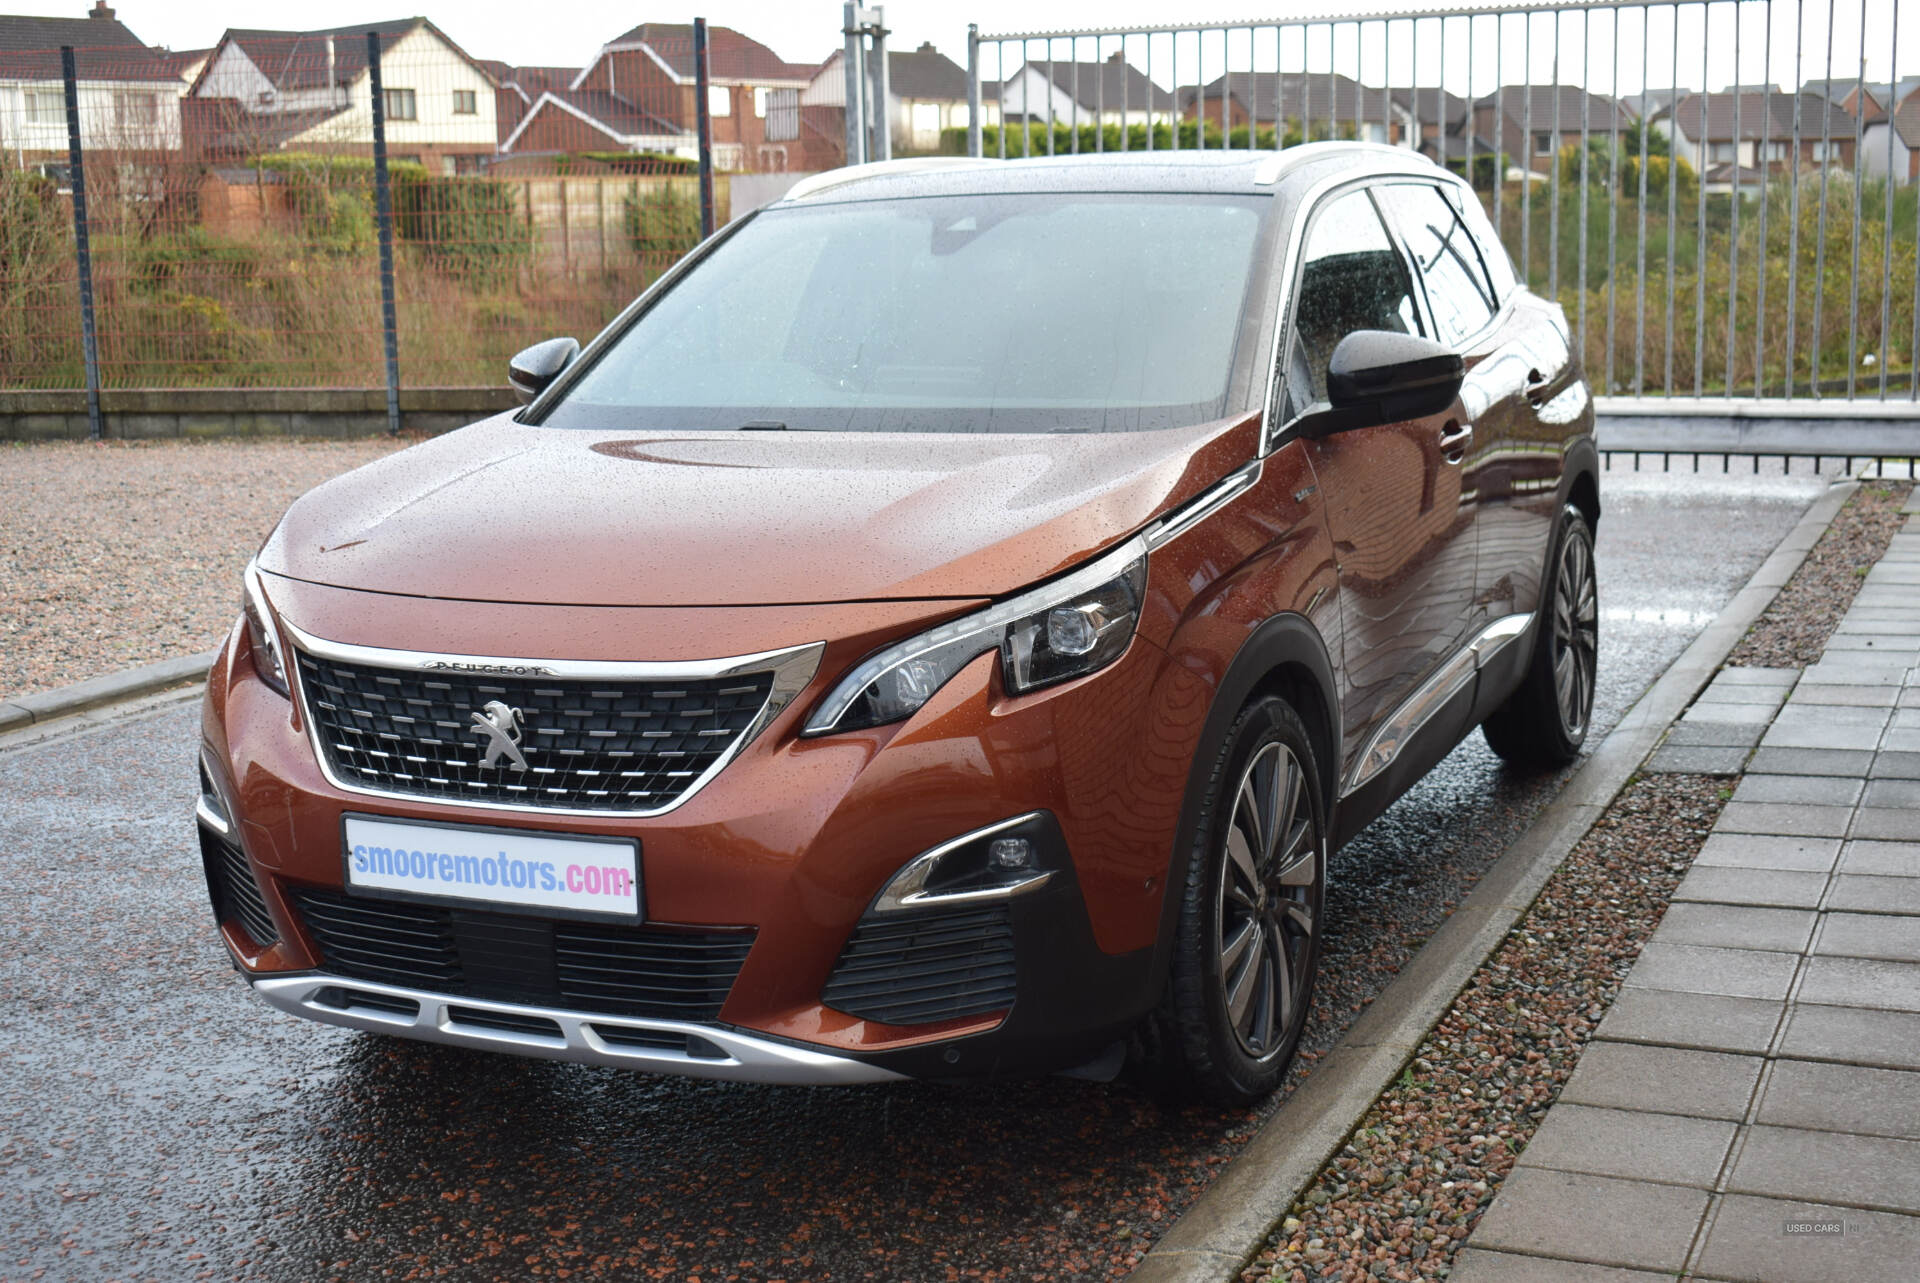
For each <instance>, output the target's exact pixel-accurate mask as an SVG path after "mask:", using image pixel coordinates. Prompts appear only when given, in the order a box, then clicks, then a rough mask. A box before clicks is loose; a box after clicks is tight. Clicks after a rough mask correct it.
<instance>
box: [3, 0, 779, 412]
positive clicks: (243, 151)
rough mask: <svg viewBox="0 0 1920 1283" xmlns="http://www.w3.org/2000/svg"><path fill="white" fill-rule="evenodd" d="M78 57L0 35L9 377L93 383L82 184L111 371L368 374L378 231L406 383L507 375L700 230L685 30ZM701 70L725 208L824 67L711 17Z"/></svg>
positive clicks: (105, 377) (376, 382)
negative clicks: (30, 49)
mask: <svg viewBox="0 0 1920 1283" xmlns="http://www.w3.org/2000/svg"><path fill="white" fill-rule="evenodd" d="M370 37H371V39H370ZM73 53H74V74H73V75H72V76H71V77H70V78H68V77H64V76H63V73H62V68H61V53H60V51H59V50H48V51H44V52H36V53H26V54H0V154H3V155H4V157H5V163H0V387H6V388H78V387H82V386H85V385H86V370H85V355H84V350H83V343H82V337H81V324H80V320H81V306H80V300H79V293H80V281H81V276H82V271H81V260H80V255H79V253H78V250H79V245H78V239H79V238H78V235H77V233H78V229H79V226H80V224H78V223H77V222H76V218H75V211H76V209H77V208H79V206H80V204H81V203H82V202H84V211H85V217H84V228H85V231H86V233H87V237H86V239H87V242H88V246H89V249H90V255H89V256H88V257H89V260H90V261H89V262H88V263H87V265H86V266H87V274H89V275H90V276H91V282H92V287H93V301H94V308H93V311H94V316H95V321H96V329H97V333H98V379H99V385H100V386H103V387H106V388H132V387H141V388H154V387H378V386H381V384H382V383H383V381H384V348H385V345H386V340H387V334H388V330H389V325H388V322H387V319H386V316H385V313H384V311H383V305H382V304H383V300H382V278H381V272H380V255H381V250H382V245H383V242H385V243H386V245H387V247H388V249H389V252H390V255H391V259H392V264H393V270H392V281H393V294H394V298H393V309H392V323H391V330H392V337H393V341H394V344H395V347H396V349H397V357H398V366H399V370H398V373H399V379H400V381H401V382H403V383H405V384H406V385H407V386H411V387H423V386H473V385H488V384H498V383H500V382H501V381H502V377H503V371H504V368H505V361H506V359H507V357H509V356H510V355H511V354H512V353H513V352H515V351H518V350H519V349H520V348H522V347H524V346H526V345H527V344H529V343H532V342H536V341H538V340H540V339H543V338H547V337H551V336H553V335H556V334H576V335H581V336H585V335H588V334H591V333H593V332H594V331H596V330H598V329H599V328H600V327H601V326H603V325H604V324H605V323H606V322H607V321H608V320H609V319H610V318H611V317H612V316H613V315H614V314H615V313H616V312H617V311H618V310H619V309H620V308H621V307H622V306H624V305H625V304H626V303H627V302H629V301H631V300H632V299H633V297H634V296H635V295H636V294H638V293H639V292H640V291H641V290H643V289H644V288H645V287H646V286H647V285H648V284H649V283H650V282H651V281H652V280H653V279H654V278H655V277H657V276H658V275H659V274H660V273H661V272H662V271H664V270H665V269H666V268H667V267H668V266H670V265H671V264H672V263H673V262H674V261H675V260H676V259H677V258H678V257H679V256H680V255H681V254H682V253H684V252H685V250H686V249H688V248H689V247H690V246H692V245H693V244H695V243H697V242H698V240H699V238H700V236H701V208H700V183H699V174H698V166H699V154H700V147H699V139H698V136H697V133H696V128H695V122H696V116H697V114H698V113H697V111H696V105H697V104H696V92H697V76H696V68H695V66H694V56H693V29H692V26H691V25H690V24H666V25H662V24H647V25H643V26H641V27H636V28H634V29H633V30H631V31H628V32H626V33H624V34H622V35H620V36H618V37H616V38H615V39H613V40H611V41H609V42H607V43H606V44H605V45H603V46H602V47H601V48H600V49H599V50H598V51H597V52H596V53H595V54H594V55H593V57H592V59H591V60H590V61H589V62H588V63H587V65H585V66H582V67H567V68H558V67H540V68H524V67H513V66H510V65H507V64H504V63H498V62H483V61H480V60H477V59H475V58H473V57H471V56H470V55H468V54H467V53H466V51H465V50H463V49H462V48H461V47H460V46H459V45H458V44H456V43H455V42H454V41H452V40H451V39H449V38H448V37H447V36H446V35H445V34H444V33H442V32H441V31H440V30H439V29H438V28H437V27H435V26H434V24H433V23H431V22H430V21H427V20H425V19H410V20H406V21H402V22H397V23H390V24H381V25H377V26H372V27H368V26H359V27H346V28H339V29H335V30H329V31H318V32H277V31H229V32H228V33H226V35H225V37H224V38H223V39H222V41H221V42H220V44H219V45H218V46H217V47H215V48H214V49H213V50H211V51H210V52H207V53H205V54H203V55H199V57H198V61H197V62H194V61H192V60H183V59H181V58H180V57H178V56H174V55H167V54H162V53H156V52H154V51H151V50H148V49H146V48H144V47H134V48H131V49H128V48H86V47H82V48H78V49H75V50H74V51H73ZM709 61H710V70H711V76H710V84H709V87H708V90H707V99H706V106H707V108H708V113H707V114H708V118H709V120H710V122H711V123H710V129H711V139H712V149H711V155H712V158H713V161H714V164H715V168H716V169H717V170H718V171H719V172H718V178H717V181H716V183H715V185H714V197H713V199H714V204H715V207H716V208H715V213H716V215H717V217H718V218H719V219H720V220H721V221H724V220H725V219H726V217H727V216H728V213H729V179H730V177H731V176H733V175H737V174H742V173H753V172H760V171H767V170H783V169H787V168H790V167H793V166H794V165H796V164H797V162H798V161H799V159H800V156H799V146H798V137H797V135H798V97H799V92H800V89H801V88H802V87H803V86H804V85H805V84H806V82H807V79H808V77H809V76H810V75H811V74H812V70H813V69H812V68H808V67H796V66H793V65H791V64H786V63H784V62H781V61H780V60H779V59H778V58H777V57H775V56H774V55H773V54H772V53H771V51H769V50H767V49H766V48H765V46H762V45H758V44H757V43H755V42H753V41H751V40H749V39H747V38H746V37H744V36H741V35H740V34H739V33H736V32H732V31H728V30H727V29H724V28H713V29H712V39H711V42H710V51H709ZM376 79H377V81H378V83H379V95H378V98H379V101H378V106H379V108H380V110H379V112H378V113H376V112H375V110H374V107H375V95H374V85H375V83H376ZM70 92H71V97H72V110H71V112H69V104H68V97H69V93H70ZM376 114H377V115H378V116H379V117H381V118H382V119H381V121H380V123H381V125H382V126H383V130H384V142H385V146H384V153H385V155H384V168H385V170H386V174H387V181H388V190H389V197H390V210H391V217H390V219H387V220H383V219H382V218H381V217H380V214H379V201H378V200H377V192H376V186H377V184H376V172H377V170H378V168H379V164H378V163H377V158H376V154H375V153H376V148H375V137H374V135H375V117H376ZM76 138H77V143H78V146H77V148H76V147H73V146H72V145H71V144H72V143H73V142H74V141H75V140H76ZM76 151H77V153H78V158H77V164H76V160H75V155H74V152H76Z"/></svg>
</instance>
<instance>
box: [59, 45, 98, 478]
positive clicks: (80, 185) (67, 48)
mask: <svg viewBox="0 0 1920 1283" xmlns="http://www.w3.org/2000/svg"><path fill="white" fill-rule="evenodd" d="M60 81H61V86H62V101H63V105H64V106H65V108H66V117H67V172H68V175H69V176H70V181H71V182H72V185H73V258H74V263H75V265H76V268H77V269H78V280H79V284H80V356H81V360H82V362H84V364H85V366H86V378H87V435H88V436H89V437H91V438H92V439H93V440H95V441H98V440H99V439H100V436H101V420H100V338H99V330H98V329H97V328H96V327H95V325H94V315H93V244H92V241H91V240H90V238H89V237H88V234H87V167H86V164H85V149H84V147H83V146H82V143H81V120H80V78H79V74H78V72H76V71H75V69H74V53H73V46H72V45H63V46H62V47H61V49H60Z"/></svg>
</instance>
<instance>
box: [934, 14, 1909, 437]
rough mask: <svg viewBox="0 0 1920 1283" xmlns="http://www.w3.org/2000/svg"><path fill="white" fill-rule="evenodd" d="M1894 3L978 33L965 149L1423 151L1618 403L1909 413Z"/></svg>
mask: <svg viewBox="0 0 1920 1283" xmlns="http://www.w3.org/2000/svg"><path fill="white" fill-rule="evenodd" d="M1903 7H1907V6H1906V3H1905V0H1872V3H1869V0H1830V2H1829V0H1647V2H1645V3H1625V4H1623V3H1612V2H1611V0H1607V2H1600V0H1596V2H1594V3H1564V4H1556V5H1541V6H1531V7H1518V8H1464V9H1459V10H1426V11H1421V12H1417V13H1415V12H1401V13H1380V14H1370V15H1362V16H1352V17H1345V16H1342V17H1329V18H1307V17H1298V16H1293V17H1287V18H1281V19H1275V20H1272V21H1256V22H1233V23H1206V24H1192V23H1172V24H1168V25H1166V26H1158V27H1152V28H1111V29H1105V30H1087V31H1063V32H1012V33H1004V34H989V35H976V36H974V38H973V40H974V44H973V48H972V49H971V50H970V55H971V56H970V65H971V66H973V67H974V68H975V69H976V70H975V75H974V83H973V87H972V94H973V99H974V101H975V102H976V103H987V104H997V105H998V111H999V118H998V120H997V121H995V120H992V118H991V117H989V121H990V122H991V123H986V122H983V123H982V125H981V126H980V127H979V128H977V129H975V130H973V131H972V134H971V137H970V138H969V139H968V142H969V150H970V151H972V152H973V153H974V154H977V155H984V156H1002V157H1005V156H1020V155H1025V154H1029V153H1036V154H1037V153H1045V154H1058V153H1060V152H1085V151H1094V152H1104V151H1111V150H1119V151H1129V150H1141V149H1147V150H1151V149H1155V148H1166V147H1172V146H1178V147H1190V148H1192V147H1197V148H1266V147H1274V146H1286V145H1289V144H1291V143H1294V142H1299V141H1303V140H1309V139H1325V138H1357V139H1364V140H1370V141H1374V142H1381V143H1389V144H1396V145H1400V146H1407V147H1418V148H1419V149H1420V150H1421V151H1423V152H1425V153H1426V154H1427V155H1428V156H1430V157H1431V158H1432V159H1433V160H1434V161H1435V162H1437V163H1438V164H1441V165H1445V166H1447V167H1449V168H1450V169H1453V170H1454V171H1456V172H1458V173H1461V174H1463V175H1465V176H1467V177H1468V178H1469V179H1470V180H1471V182H1472V183H1473V185H1474V187H1475V188H1476V189H1477V190H1478V191H1479V193H1480V195H1481V199H1482V200H1483V202H1484V203H1485V205H1486V209H1487V212H1488V215H1489V216H1490V217H1491V218H1492V219H1493V221H1494V224H1495V226H1497V227H1498V228H1499V229H1500V233H1501V236H1502V239H1503V240H1504V241H1505V243H1506V245H1507V247H1508V249H1509V250H1510V252H1511V253H1512V256H1513V259H1514V262H1515V264H1516V265H1517V266H1518V267H1519V268H1520V269H1521V271H1522V272H1523V274H1524V276H1525V278H1526V279H1527V280H1528V281H1529V282H1530V283H1531V285H1532V287H1533V288H1534V289H1535V290H1536V291H1538V292H1540V293H1542V294H1545V295H1548V296H1550V297H1554V298H1557V299H1558V300H1559V301H1560V302H1561V303H1562V305H1563V306H1564V307H1565V310H1566V313H1567V316H1568V319H1569V322H1570V324H1571V325H1572V327H1573V329H1574V333H1575V337H1576V341H1577V343H1578V345H1579V350H1580V351H1581V352H1582V353H1583V354H1584V358H1585V362H1586V367H1587V370H1588V373H1589V375H1590V377H1591V378H1592V381H1593V383H1594V386H1595V388H1596V391H1598V392H1599V393H1600V394H1601V395H1602V396H1603V397H1605V396H1618V397H1629V398H1642V397H1666V398H1674V397H1689V398H1740V399H1742V400H1746V399H1750V398H1765V399H1767V400H1770V401H1780V402H1784V401H1793V400H1804V399H1825V398H1844V399H1847V400H1854V399H1869V398H1870V399H1874V400H1877V401H1880V402H1882V403H1884V404H1885V409H1886V410H1887V412H1888V413H1890V414H1904V413H1906V412H1907V407H1908V406H1910V405H1911V404H1912V403H1913V402H1914V400H1915V398H1916V397H1920V387H1916V382H1915V377H1914V369H1915V351H1916V349H1917V348H1920V267H1917V265H1916V254H1915V246H1916V243H1917V242H1920V205H1917V204H1916V201H1915V194H1916V190H1920V189H1916V187H1915V186H1914V185H1913V176H1914V175H1915V174H1916V173H1920V163H1917V162H1920V96H1916V97H1914V98H1912V99H1910V100H1909V99H1906V98H1904V97H1902V95H1904V94H1909V93H1911V92H1912V91H1913V90H1914V88H1915V87H1916V86H1915V85H1914V84H1912V83H1909V84H1905V85H1903V84H1901V82H1900V74H1899V73H1901V72H1902V71H1908V72H1920V13H1915V12H1910V13H1908V14H1907V15H1906V18H1907V21H1906V23H1905V24H1902V22H1901V17H1902V13H1901V10H1902V8H1903ZM1903 26H1904V30H1903ZM1903 40H1904V41H1905V42H1906V44H1905V45H1903V44H1902V41H1903ZM1870 73H1871V74H1870ZM1916 79H1920V77H1917V78H1916ZM1814 82H1821V83H1819V84H1817V85H1816V84H1815V83H1814ZM1881 86H1884V88H1881ZM1708 90H1712V91H1713V92H1705V91H1708ZM1896 112H1898V114H1897V115H1896V114H1895V113H1896ZM976 119H979V117H978V116H976ZM1899 403H1904V404H1899ZM1604 405H1605V403H1604V402H1603V407H1604Z"/></svg>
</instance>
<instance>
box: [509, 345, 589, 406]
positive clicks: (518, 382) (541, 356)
mask: <svg viewBox="0 0 1920 1283" xmlns="http://www.w3.org/2000/svg"><path fill="white" fill-rule="evenodd" d="M579 355H580V340H578V339H548V340H547V341H546V342H545V343H535V344H534V345H533V346H532V347H530V348H527V349H526V350H525V351H523V352H521V353H520V354H519V355H518V356H516V357H514V358H513V360H511V361H509V362H507V382H508V383H510V384H512V385H513V391H514V395H515V396H517V397H519V398H520V404H522V405H525V404H526V403H527V402H529V401H531V400H533V399H534V398H535V397H537V396H539V395H540V394H541V393H542V392H545V391H546V390H547V385H548V384H549V383H552V382H553V381H554V380H555V379H557V378H559V377H560V372H561V371H562V370H564V369H566V368H567V367H568V366H569V365H572V364H573V358H574V357H576V356H579Z"/></svg>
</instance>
